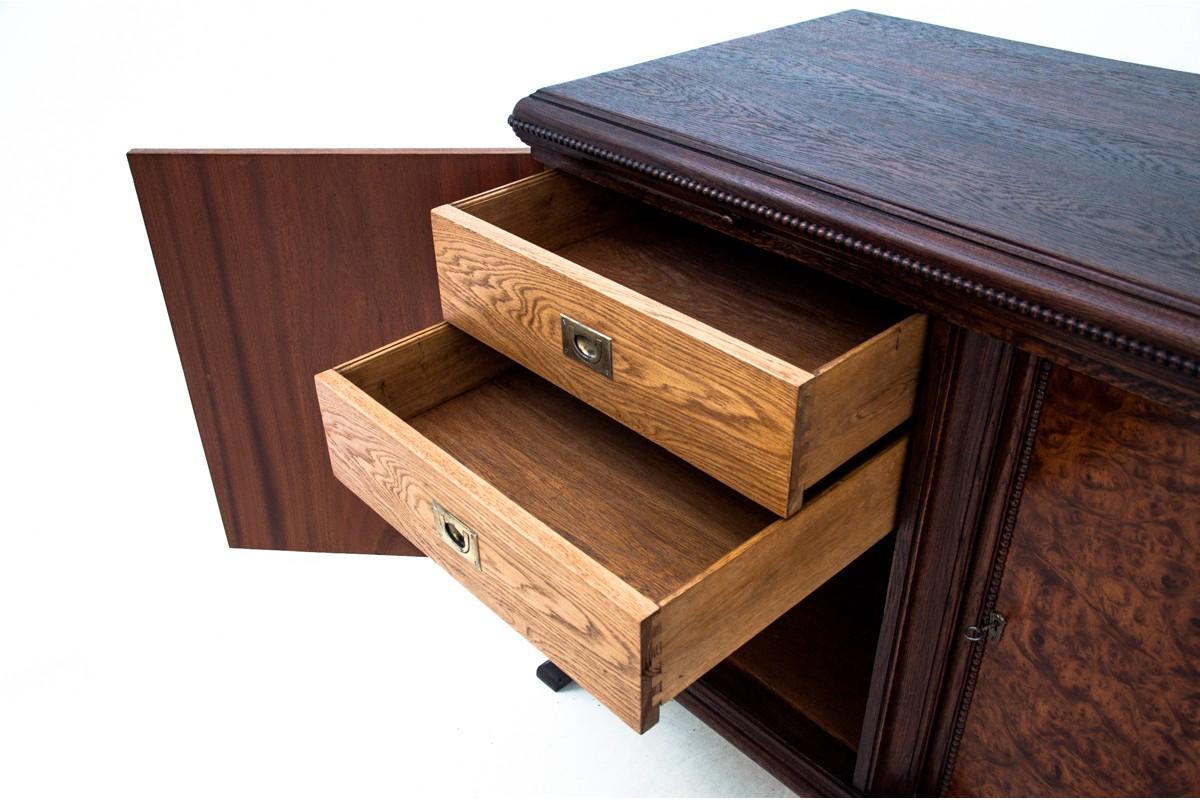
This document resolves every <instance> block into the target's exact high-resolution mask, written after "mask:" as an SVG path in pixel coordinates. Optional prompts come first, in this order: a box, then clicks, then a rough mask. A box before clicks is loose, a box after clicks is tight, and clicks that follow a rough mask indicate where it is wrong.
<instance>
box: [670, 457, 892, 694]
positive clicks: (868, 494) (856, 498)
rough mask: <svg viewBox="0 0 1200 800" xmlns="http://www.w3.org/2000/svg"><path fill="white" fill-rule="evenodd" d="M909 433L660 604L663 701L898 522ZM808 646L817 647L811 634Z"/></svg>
mask: <svg viewBox="0 0 1200 800" xmlns="http://www.w3.org/2000/svg"><path fill="white" fill-rule="evenodd" d="M907 445H908V440H907V439H906V438H900V439H897V440H895V441H893V442H891V443H889V444H888V445H887V446H886V447H884V448H883V449H882V451H881V452H879V453H878V454H876V455H873V456H872V457H871V458H870V459H869V460H867V461H866V462H865V463H863V464H862V465H861V466H858V467H856V468H854V469H853V470H852V471H850V473H849V474H847V475H846V476H844V477H843V478H841V479H840V480H838V481H837V482H836V483H834V484H833V485H832V486H830V487H828V488H827V489H825V490H824V491H822V492H820V493H819V494H818V495H817V496H816V498H815V499H814V500H813V501H812V502H811V503H809V504H808V505H806V506H805V508H804V510H803V511H801V512H800V513H799V514H796V515H794V516H792V517H790V518H789V519H785V520H779V521H778V522H775V523H774V524H772V525H771V526H770V527H768V528H766V529H765V530H763V531H762V532H761V533H759V534H758V535H756V536H755V537H754V538H753V539H751V540H750V541H748V542H746V543H745V544H743V545H742V546H740V547H738V548H737V549H735V550H732V551H731V552H730V553H729V554H728V555H727V556H725V557H724V558H722V559H721V560H720V561H719V562H717V563H716V564H714V565H713V566H711V567H709V568H708V569H707V570H706V571H705V572H704V573H702V574H700V575H698V576H697V577H696V578H695V579H694V580H693V581H692V582H691V583H690V584H689V585H687V586H685V587H684V588H682V589H680V590H679V591H677V592H676V593H675V594H674V595H672V596H671V597H668V598H666V600H664V601H663V602H662V603H661V606H662V612H661V613H660V614H659V616H658V621H657V627H658V630H659V632H660V636H661V640H660V641H661V648H662V663H661V686H660V687H659V694H658V696H657V697H656V700H657V701H658V702H666V701H667V700H669V699H671V698H672V697H674V696H675V695H677V694H678V693H679V692H681V691H683V690H684V689H686V688H687V687H688V686H689V685H691V684H692V683H693V682H694V681H695V680H696V679H697V678H699V677H700V676H701V675H703V674H704V673H705V672H707V671H708V670H709V669H711V668H712V667H714V666H715V665H716V664H718V663H719V662H720V661H721V659H723V658H725V657H726V656H727V655H729V654H730V653H732V652H733V651H734V650H736V649H737V648H739V647H741V646H742V645H744V644H745V643H746V642H748V641H750V639H751V638H752V637H754V636H755V635H757V634H758V633H759V632H761V631H762V630H763V629H764V628H766V627H767V625H769V624H771V623H772V622H774V621H775V620H776V619H778V618H779V617H780V616H782V615H783V614H784V613H785V612H786V611H787V610H788V609H790V608H791V607H792V606H794V605H796V603H798V602H800V601H801V600H803V599H804V598H805V597H807V596H808V595H810V594H812V592H813V591H815V590H816V589H817V588H818V587H820V586H821V585H822V584H824V583H825V582H826V581H828V580H829V579H830V578H832V577H833V576H834V575H836V574H837V573H838V572H840V571H841V570H842V569H843V568H845V567H846V565H847V564H849V563H850V562H852V561H854V559H856V558H858V557H859V556H860V555H862V554H863V553H864V552H866V551H867V550H868V549H870V547H871V546H872V545H874V544H875V543H876V542H878V541H879V540H880V539H882V538H883V537H884V536H885V535H886V534H887V533H888V532H890V531H891V530H892V527H893V525H894V524H895V520H896V501H897V498H898V497H899V495H900V475H901V473H902V472H903V467H904V455H905V451H906V449H907ZM812 646H820V644H819V643H817V642H813V643H812Z"/></svg>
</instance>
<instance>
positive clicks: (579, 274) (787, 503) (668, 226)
mask: <svg viewBox="0 0 1200 800" xmlns="http://www.w3.org/2000/svg"><path fill="white" fill-rule="evenodd" d="M433 238H434V245H435V253H436V256H437V264H438V278H439V282H440V287H441V296H442V310H443V312H444V314H445V317H446V320H447V321H449V322H450V323H452V324H453V325H454V326H456V327H458V328H460V329H462V330H464V331H466V332H467V333H469V334H471V335H472V336H473V337H475V338H477V339H479V340H481V341H483V342H486V343H487V344H488V345H490V346H491V347H493V348H495V349H496V350H499V351H500V352H502V353H504V354H505V355H507V356H509V357H510V358H512V359H514V360H515V361H517V362H519V363H521V364H522V365H524V366H525V367H527V368H528V369H531V370H533V371H534V372H536V373H538V374H539V375H541V376H543V377H545V378H547V379H548V380H550V381H552V382H553V383H555V384H557V385H558V386H560V387H562V388H563V389H565V390H567V391H568V392H570V393H571V394H573V395H575V396H576V397H578V398H580V399H582V400H583V401H585V402H586V403H588V404H589V405H591V406H593V407H594V408H597V409H599V410H600V411H603V412H604V413H605V414H608V415H609V416H611V417H613V418H614V419H616V420H618V421H620V422H621V423H623V424H624V425H626V426H627V427H629V428H631V429H633V430H635V431H637V432H638V433H641V434H642V435H644V436H646V437H648V438H649V439H651V440H653V441H654V442H656V443H658V444H660V445H662V446H663V447H665V448H667V449H668V450H670V451H671V452H673V453H675V454H676V455H678V456H680V457H682V458H683V459H685V460H687V461H688V462H690V463H692V464H694V465H695V466H697V467H699V468H700V469H702V470H704V471H705V472H707V473H708V474H710V475H712V476H713V477H715V478H717V479H718V480H720V481H722V482H723V483H725V484H726V485H727V486H730V487H731V488H733V489H735V490H737V491H738V492H740V493H742V494H743V495H745V496H747V497H749V498H751V499H752V500H754V501H756V502H758V503H760V504H761V505H763V506H765V507H767V508H769V509H770V510H771V511H774V512H775V513H776V514H780V515H783V516H787V515H790V514H792V513H794V512H795V511H796V510H797V509H798V508H799V507H800V504H801V500H802V498H803V495H804V490H805V488H806V487H809V486H812V485H813V484H814V483H816V482H817V481H818V480H820V479H821V478H822V477H824V476H825V475H827V474H829V473H830V472H831V471H832V470H833V469H835V468H836V467H837V466H839V465H840V464H842V463H844V462H845V461H846V460H847V459H849V458H850V457H851V456H853V455H854V454H855V453H857V452H859V451H860V450H862V449H863V448H864V447H866V446H867V445H869V444H870V443H871V442H873V441H875V440H876V439H878V438H879V437H880V436H882V435H883V434H884V433H886V432H888V431H889V430H891V429H892V428H894V427H895V426H896V425H898V424H899V423H901V422H903V421H904V420H905V419H907V418H908V417H909V416H910V414H911V413H912V406H913V399H914V397H915V394H916V386H917V376H918V371H919V369H920V362H921V355H922V345H923V341H924V334H925V317H924V316H923V315H921V314H912V313H910V312H909V311H908V310H907V309H905V308H903V307H901V306H898V305H896V304H894V303H890V302H888V301H885V300H883V299H881V298H878V297H875V296H873V295H870V294H868V293H865V292H863V291H862V290H860V289H856V288H854V287H851V286H849V285H847V284H844V283H842V282H840V281H837V280H834V279H832V278H830V277H828V276H825V275H823V274H821V273H818V272H816V271H813V270H809V269H806V268H804V267H803V266H801V265H800V264H798V263H796V262H794V261H791V260H788V259H785V258H782V257H778V256H774V255H772V254H769V253H766V252H764V251H762V250H759V249H756V248H754V247H752V246H749V245H746V244H744V243H741V242H738V241H736V240H734V239H732V238H730V237H728V236H723V235H721V234H720V233H717V232H714V231H711V230H709V229H707V228H704V227H702V226H699V225H696V224H692V223H689V222H687V221H684V220H681V219H678V218H676V217H673V216H671V215H669V214H666V213H663V212H660V211H657V210H655V209H652V208H650V207H648V206H645V205H643V204H640V203H637V202H635V201H633V200H631V199H629V198H627V197H624V196H623V195H620V194H618V193H616V192H611V191H607V190H605V189H602V188H600V187H597V186H594V185H592V184H590V183H588V182H586V181H583V180H580V179H577V178H573V177H571V176H568V175H566V174H563V173H560V172H545V173H542V174H539V175H535V176H533V177H531V178H527V179H525V180H521V181H517V182H516V183H512V184H509V185H507V186H503V187H500V188H498V189H494V190H492V191H490V192H487V193H484V194H481V195H477V196H475V197H473V198H470V199H467V200H464V201H461V202H459V203H456V204H454V205H447V206H441V207H439V208H436V209H434V211H433Z"/></svg>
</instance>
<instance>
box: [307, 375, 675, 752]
mask: <svg viewBox="0 0 1200 800" xmlns="http://www.w3.org/2000/svg"><path fill="white" fill-rule="evenodd" d="M317 394H318V398H319V400H320V404H321V415H322V420H323V422H324V426H325V435H326V439H327V441H328V444H329V454H330V461H331V464H332V466H333V472H334V475H336V476H337V478H338V480H340V481H341V482H342V483H344V484H345V485H346V486H347V487H349V488H350V489H351V491H353V492H354V493H355V494H356V495H358V496H359V498H361V499H362V500H363V501H364V502H366V504H367V505H369V506H370V507H371V508H372V509H374V510H375V512H376V513H377V514H379V515H380V516H381V517H383V518H384V519H385V520H387V522H388V523H389V524H391V525H392V526H393V527H394V528H395V529H396V530H398V531H400V532H402V533H403V534H404V535H405V536H407V537H408V538H409V540H410V541H412V543H413V544H415V545H416V546H417V547H418V548H420V549H421V551H422V552H424V553H425V554H426V555H428V556H429V557H430V558H432V559H433V560H434V561H436V562H437V563H438V564H439V565H440V566H441V567H442V568H444V569H445V570H446V571H447V572H449V573H450V574H451V575H452V576H454V578H455V579H456V580H458V582H459V583H461V584H462V585H463V586H465V587H466V588H467V589H469V590H470V591H471V593H472V594H474V595H475V596H476V597H477V598H478V599H479V600H481V601H482V602H483V603H484V604H485V605H487V606H488V608H490V609H491V610H492V611H494V612H495V613H496V614H498V615H499V616H500V617H501V618H502V619H504V621H505V622H507V623H508V624H509V625H511V626H512V627H513V628H515V629H516V630H517V631H518V632H519V633H520V634H521V635H522V636H524V637H525V638H526V639H528V640H529V642H530V643H531V644H533V645H534V646H535V647H537V648H538V650H540V651H541V652H543V653H545V654H546V655H547V656H548V657H549V658H551V659H553V660H554V662H555V663H557V664H558V665H559V666H561V667H562V668H563V669H565V670H566V671H567V672H568V674H570V675H571V677H572V678H574V679H575V680H576V681H577V682H578V683H579V684H580V685H581V686H583V687H584V688H585V689H587V690H588V691H589V692H591V693H592V695H593V696H595V697H596V698H597V699H599V700H600V701H601V702H603V703H604V704H605V705H606V706H608V708H609V709H611V710H612V711H613V713H615V714H616V715H617V716H618V717H620V718H621V719H622V720H623V721H624V722H626V723H627V724H629V725H631V726H632V727H634V728H636V729H638V730H639V731H640V730H643V729H644V728H646V727H649V725H652V724H653V723H654V721H655V720H656V719H657V713H656V712H655V711H653V709H652V708H651V706H650V697H649V691H648V687H646V685H645V682H644V681H643V680H642V675H643V672H645V671H647V665H645V664H643V661H642V659H643V656H644V655H645V654H646V653H648V652H649V651H648V648H646V647H645V646H644V641H645V639H646V636H647V633H646V629H647V627H648V624H647V622H648V619H649V618H650V617H651V616H652V615H653V613H654V612H655V611H657V607H656V606H655V605H654V604H653V603H651V602H649V601H647V600H646V599H644V598H643V597H641V596H640V595H639V594H638V593H637V592H635V591H633V590H631V589H630V588H629V587H628V586H626V585H625V584H623V583H622V582H621V581H619V580H617V579H616V578H615V577H614V576H613V575H612V574H611V573H609V572H608V571H607V570H605V569H604V568H603V567H601V566H600V565H599V564H597V563H596V562H595V561H593V560H592V559H590V558H589V557H588V556H587V555H586V554H584V553H581V552H580V551H579V550H578V549H576V548H574V547H572V546H571V545H570V544H569V543H568V542H565V541H563V540H562V538H561V537H559V536H558V535H557V534H555V533H554V532H553V531H551V530H550V529H548V528H547V527H546V526H545V525H543V524H541V523H540V522H539V521H538V520H536V519H534V518H533V517H531V516H530V515H529V514H528V513H526V512H525V510H524V509H522V508H521V507H520V506H517V505H515V504H514V503H512V502H511V501H510V500H509V499H508V498H506V497H504V496H503V495H502V494H500V493H499V492H497V491H496V490H495V489H494V488H493V487H492V486H490V485H489V484H487V483H486V482H484V481H482V480H481V479H479V478H478V477H477V476H475V475H473V474H472V473H470V472H469V471H468V470H466V469H465V468H464V467H462V465H460V464H458V463H457V462H456V461H454V459H452V458H451V457H450V456H449V455H447V454H446V453H445V452H443V451H442V450H440V449H439V448H438V447H436V446H435V445H433V444H432V443H431V442H429V441H427V440H425V439H424V438H423V437H422V436H421V435H420V434H419V433H417V432H416V431H415V430H413V429H412V428H411V427H409V426H408V425H406V424H405V423H404V422H403V421H401V420H400V419H399V418H397V417H396V416H395V415H393V414H392V413H391V412H389V411H388V410H387V409H385V408H383V407H382V406H380V405H379V404H378V403H376V402H375V401H374V400H373V399H371V398H370V397H369V396H367V395H366V394H364V393H363V392H362V391H360V390H359V389H358V388H357V387H356V386H354V385H353V384H351V383H350V382H349V381H347V380H346V379H345V378H343V377H342V376H341V375H338V374H336V373H333V372H329V373H323V374H322V375H321V376H319V378H318V381H317ZM435 502H437V503H438V504H439V505H441V506H442V507H443V508H445V509H446V510H447V511H448V512H449V513H451V514H452V515H453V516H454V517H455V518H457V519H458V520H460V521H461V522H463V523H465V524H466V525H467V526H468V527H469V528H470V530H471V532H472V533H473V534H474V536H475V537H476V553H477V555H478V557H479V562H480V567H479V568H477V567H476V566H475V564H474V563H473V561H472V560H471V559H470V558H464V557H463V556H462V555H460V554H459V552H457V551H456V550H455V549H454V548H453V547H452V546H451V545H450V543H448V542H446V541H445V540H444V539H443V538H442V535H441V533H440V532H439V531H438V530H436V529H435V524H436V516H435V512H434V503H435ZM448 624H449V623H448Z"/></svg>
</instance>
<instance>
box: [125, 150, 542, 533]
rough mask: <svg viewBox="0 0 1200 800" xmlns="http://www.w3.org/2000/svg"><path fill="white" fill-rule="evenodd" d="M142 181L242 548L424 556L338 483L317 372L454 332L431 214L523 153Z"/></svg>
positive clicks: (167, 170)
mask: <svg viewBox="0 0 1200 800" xmlns="http://www.w3.org/2000/svg"><path fill="white" fill-rule="evenodd" d="M129 164H130V169H131V170H132V172H133V178H134V184H135V186H136V188H137V193H138V199H139V201H140V203H141V208H142V215H143V217H144V218H145V223H146V231H147V233H148V235H149V238H150V246H151V249H152V250H153V253H154V260H155V264H156V265H157V268H158V274H159V280H160V282H161V284H162V289H163V296H164V298H165V300H166V304H167V311H168V313H169V315H170V319H171V327H172V329H173V330H174V333H175V341H176V344H177V346H178V348H179V355H180V360H181V361H182V364H183V370H184V376H185V378H186V379H187V385H188V391H189V392H190V394H191V398H192V405H193V408H194V410H195V414H196V422H197V425H198V427H199V429H200V438H201V441H202V442H203V445H204V452H205V455H206V457H207V459H208V466H209V470H210V472H211V473H212V479H213V487H214V489H215V491H216V494H217V502H218V505H219V506H220V509H221V518H222V521H223V522H224V525H225V531H226V534H227V536H228V539H229V544H230V545H231V546H233V547H251V548H273V549H286V550H313V551H325V552H362V553H396V554H412V553H415V552H416V550H415V549H414V548H413V547H412V546H411V545H410V544H409V543H408V542H407V541H405V540H404V539H403V537H401V536H399V535H398V534H396V533H395V532H394V531H392V530H391V529H390V528H389V526H388V525H387V524H386V523H385V522H383V521H382V520H380V519H379V518H378V517H376V516H375V515H374V514H373V513H371V511H370V509H368V508H367V507H366V506H365V505H363V504H362V503H361V502H359V501H358V500H357V499H356V498H355V497H354V496H353V495H352V494H351V493H350V492H349V491H347V490H346V489H345V488H344V487H342V486H341V485H340V484H339V483H338V482H337V481H336V480H335V479H334V477H333V475H332V473H331V472H330V470H329V462H328V459H327V457H326V455H325V443H324V437H323V436H322V433H321V418H320V413H319V411H318V408H317V399H316V395H315V393H314V391H313V386H312V376H313V375H314V374H316V373H317V372H320V371H321V370H323V369H326V368H328V367H331V366H333V365H334V364H338V363H340V362H342V361H345V360H347V359H349V358H352V357H354V356H356V355H358V354H360V353H364V352H366V351H368V350H372V349H374V348H376V347H379V346H380V345H383V344H385V343H387V342H389V341H392V340H394V339H397V338H400V337H402V336H404V335H406V334H408V333H411V332H413V331H415V330H419V329H420V328H424V327H426V326H429V325H432V324H434V323H436V322H437V321H438V320H439V319H440V318H441V312H440V309H439V302H438V294H437V275H436V270H435V268H434V263H433V244H432V240H431V237H430V233H429V209H430V208H432V207H434V206H436V205H439V204H442V203H446V202H449V201H451V200H455V199H457V198H460V197H465V196H467V195H470V194H473V193H476V192H479V191H481V190H483V189H486V188H489V187H492V186H496V185H499V184H502V183H506V182H508V181H512V180H515V179H517V178H521V177H524V176H526V175H529V174H531V173H533V172H535V171H537V169H539V167H538V166H537V165H536V163H535V162H533V160H532V159H531V158H530V157H529V155H528V153H527V152H524V151H478V152H450V151H447V152H430V151H423V152H403V151H392V152H385V151H359V152H354V151H342V152H337V151H327V152H311V151H305V152H299V151H298V152H286V151H284V152H281V151H274V152H182V151H173V152H159V151H135V152H133V153H130V155H129Z"/></svg>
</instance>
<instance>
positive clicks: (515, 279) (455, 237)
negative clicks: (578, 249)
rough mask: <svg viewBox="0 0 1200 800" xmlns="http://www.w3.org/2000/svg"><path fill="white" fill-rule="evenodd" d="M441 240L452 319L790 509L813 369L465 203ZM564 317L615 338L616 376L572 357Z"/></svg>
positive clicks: (440, 227)
mask: <svg viewBox="0 0 1200 800" xmlns="http://www.w3.org/2000/svg"><path fill="white" fill-rule="evenodd" d="M433 235H434V243H435V253H436V256H437V264H438V281H439V289H440V291H441V297H442V313H443V315H444V316H445V318H446V320H447V321H448V322H450V323H451V324H453V325H454V326H455V327H457V328H460V329H461V330H464V331H466V332H467V333H469V334H471V335H472V336H474V337H475V338H477V339H479V340H480V341H483V342H486V343H487V344H488V345H489V346H491V347H494V348H495V349H497V350H499V351H500V352H502V353H504V354H505V355H507V356H508V357H509V358H512V359H513V360H514V361H517V362H519V363H520V364H522V365H523V366H525V367H527V368H529V369H531V370H533V371H534V372H536V373H538V374H539V375H541V376H543V377H545V378H547V379H548V380H550V381H553V382H554V383H555V384H557V385H558V386H561V387H562V388H563V389H566V390H567V391H568V392H570V393H571V394H573V395H575V396H576V397H579V398H580V399H582V400H584V401H586V402H587V403H588V404H589V405H591V406H593V407H594V408H597V409H599V410H600V411H603V412H604V413H606V414H608V415H609V416H611V417H613V418H614V419H617V420H619V421H620V422H621V423H623V424H625V425H627V426H629V427H630V428H632V429H633V430H636V431H638V432H639V433H641V434H643V435H644V436H647V437H648V438H650V439H652V440H653V441H654V442H656V443H657V444H659V445H661V446H663V447H665V448H667V449H668V450H670V451H671V452H673V453H675V454H676V455H678V456H680V457H681V458H683V459H685V460H686V461H688V462H690V463H692V464H694V465H696V466H697V467H699V468H700V469H702V470H704V471H705V472H707V473H708V474H710V475H712V476H713V477H715V478H717V479H718V480H721V481H722V482H724V483H725V484H726V485H728V486H731V487H733V488H734V489H737V490H738V491H740V492H741V493H742V494H745V495H746V496H748V497H750V498H752V499H754V500H756V501H758V502H761V503H762V504H763V505H765V506H767V507H768V508H770V509H772V510H773V511H776V513H786V511H787V495H788V489H789V486H790V474H791V462H792V441H793V434H794V431H795V426H796V405H797V396H798V391H799V389H798V387H799V385H800V384H801V383H802V382H803V381H804V380H805V379H806V378H807V377H808V376H807V374H806V373H804V372H803V371H802V370H799V369H797V368H795V367H792V366H790V365H788V364H785V363H783V362H778V359H765V358H757V354H755V353H752V352H750V348H747V347H744V346H742V345H741V344H740V343H739V342H737V341H736V340H732V339H731V338H730V337H728V336H725V335H724V334H721V333H720V332H719V331H715V330H712V329H710V328H707V326H704V325H701V324H700V323H689V322H688V321H687V320H685V319H684V318H682V317H681V315H679V314H676V313H674V312H672V311H671V310H670V309H667V308H665V307H662V306H660V305H659V304H657V303H654V302H653V301H650V300H648V299H647V298H643V297H641V296H640V295H638V294H636V293H635V292H631V291H628V290H626V289H625V288H623V287H622V286H620V285H618V284H616V283H613V282H612V281H610V280H607V279H606V278H604V277H602V276H600V275H597V274H595V273H592V272H589V271H588V270H586V269H583V268H581V267H579V266H577V265H575V264H573V263H571V262H570V261H567V260H566V259H563V258H559V257H558V256H556V255H554V254H553V253H550V252H546V251H539V249H538V248H535V247H532V246H530V245H528V244H526V243H524V242H522V241H521V240H520V239H518V238H517V237H515V236H512V235H511V234H509V233H507V232H506V231H503V230H501V229H499V228H495V227H493V226H490V225H488V224H487V223H483V222H480V221H479V220H476V219H474V218H473V217H471V216H470V215H468V214H466V213H464V212H461V211H459V210H458V209H453V208H450V209H447V208H442V209H439V210H438V211H437V212H436V213H435V216H434V219H433ZM564 317H566V318H568V319H570V320H575V321H577V322H580V323H582V324H583V325H586V326H588V327H590V328H592V329H594V330H596V331H598V332H600V333H601V334H603V335H605V336H608V337H609V338H611V340H612V343H611V371H612V377H611V378H608V377H606V376H604V375H602V374H600V373H598V372H596V371H594V370H592V369H590V368H588V367H587V366H585V365H583V364H581V363H580V362H579V361H577V360H573V359H571V358H569V357H567V356H566V355H565V354H564V348H563V318H564ZM756 362H757V363H756ZM775 362H778V363H775Z"/></svg>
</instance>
